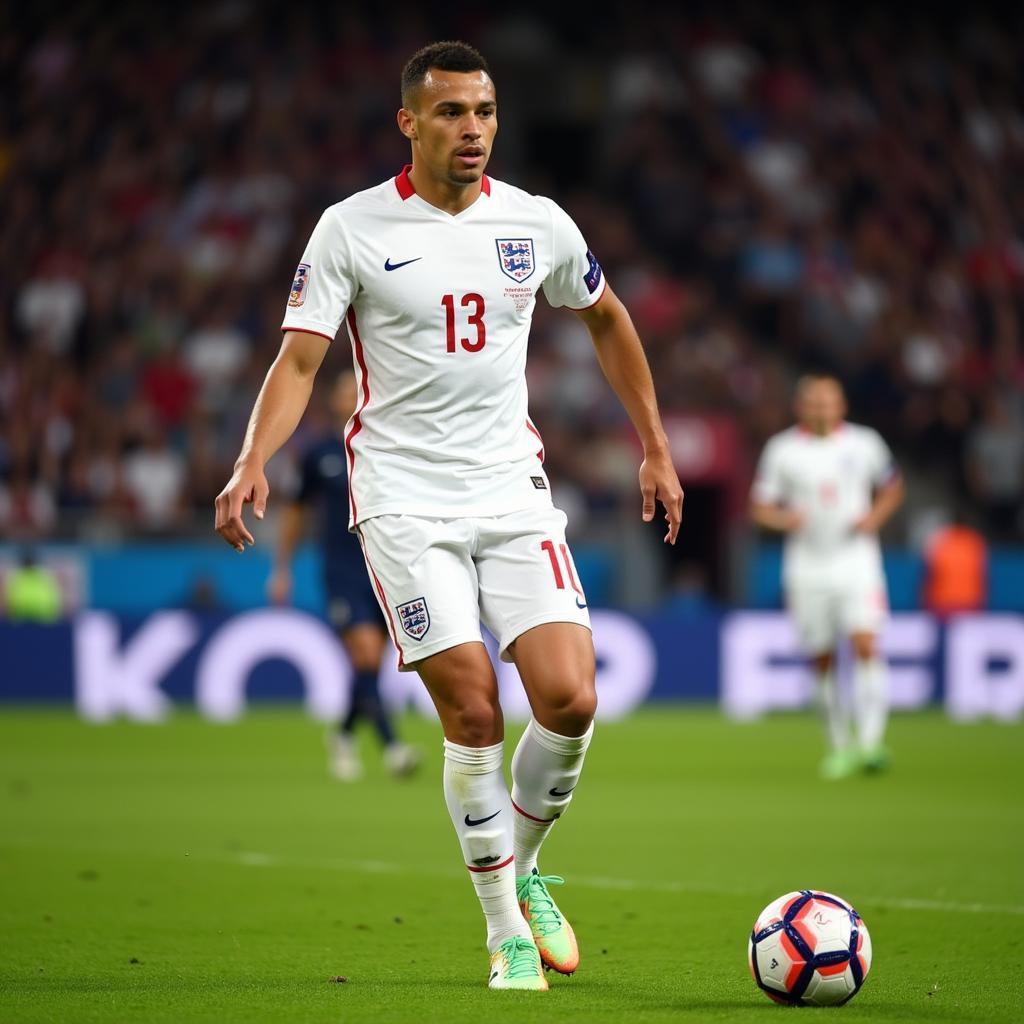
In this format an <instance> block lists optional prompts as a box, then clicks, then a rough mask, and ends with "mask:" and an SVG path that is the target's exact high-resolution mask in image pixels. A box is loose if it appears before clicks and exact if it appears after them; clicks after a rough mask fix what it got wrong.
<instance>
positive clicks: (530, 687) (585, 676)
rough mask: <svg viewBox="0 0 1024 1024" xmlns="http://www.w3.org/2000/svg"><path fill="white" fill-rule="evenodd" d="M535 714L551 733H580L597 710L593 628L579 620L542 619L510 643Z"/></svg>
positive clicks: (513, 658)
mask: <svg viewBox="0 0 1024 1024" xmlns="http://www.w3.org/2000/svg"><path fill="white" fill-rule="evenodd" d="M508 653H509V655H510V656H511V657H512V660H513V661H514V662H515V665H516V668H517V669H518V670H519V676H520V678H521V679H522V681H523V688H524V689H525V690H526V695H527V697H528V698H529V700H530V708H531V710H532V711H533V717H534V718H536V719H537V721H538V722H540V724H541V725H543V726H544V728H545V729H550V730H551V731H552V732H556V733H560V734H562V735H571V736H576V735H581V734H582V733H584V732H585V731H586V729H587V727H588V726H589V725H590V722H591V719H593V717H594V713H595V711H596V710H597V690H596V687H595V681H594V677H595V674H596V662H595V656H594V643H593V638H592V636H591V633H590V630H589V629H587V628H586V627H585V626H581V625H579V623H576V622H544V623H541V624H540V625H539V626H534V627H532V628H531V629H528V630H527V631H526V632H525V633H522V634H520V635H519V636H518V637H517V638H516V639H515V640H514V641H513V642H512V644H511V645H510V646H509V649H508Z"/></svg>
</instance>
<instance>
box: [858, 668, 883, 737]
mask: <svg viewBox="0 0 1024 1024" xmlns="http://www.w3.org/2000/svg"><path fill="white" fill-rule="evenodd" d="M888 677H889V674H888V672H886V666H885V663H884V662H883V661H882V659H881V658H865V659H864V660H861V659H860V658H858V659H857V661H856V663H855V665H854V667H853V715H854V719H855V720H856V723H857V742H858V743H859V744H860V746H861V749H862V750H872V749H873V748H875V747H877V746H880V745H881V742H882V738H883V737H884V736H885V726H886V723H887V722H888V719H889V678H888Z"/></svg>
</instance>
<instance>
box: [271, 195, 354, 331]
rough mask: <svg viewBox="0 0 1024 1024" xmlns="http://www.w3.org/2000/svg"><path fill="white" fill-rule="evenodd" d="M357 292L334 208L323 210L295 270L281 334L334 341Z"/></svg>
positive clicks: (349, 256)
mask: <svg viewBox="0 0 1024 1024" xmlns="http://www.w3.org/2000/svg"><path fill="white" fill-rule="evenodd" d="M355 293H356V281H355V274H354V269H353V263H352V258H351V252H350V247H349V244H348V238H347V237H346V235H345V229H344V224H343V221H342V218H341V216H340V215H339V214H338V212H337V210H336V209H335V208H334V207H331V208H329V209H327V210H325V211H324V214H323V216H322V217H321V218H320V221H319V222H318V223H317V226H316V227H315V228H314V229H313V234H312V235H310V238H309V242H308V243H307V244H306V251H305V252H304V253H303V254H302V260H301V261H300V262H299V265H298V267H297V268H296V270H295V279H294V280H293V281H292V287H291V292H290V293H289V295H288V306H287V308H286V309H285V314H284V322H283V323H282V324H281V329H282V330H283V331H309V332H311V333H313V334H322V335H324V336H325V337H328V338H332V339H333V338H334V336H335V335H336V334H337V333H338V328H339V327H340V326H341V322H342V320H344V318H345V313H346V312H347V311H348V307H349V304H350V303H351V301H352V298H353V296H354V295H355Z"/></svg>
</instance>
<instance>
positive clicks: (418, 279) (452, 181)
mask: <svg viewBox="0 0 1024 1024" xmlns="http://www.w3.org/2000/svg"><path fill="white" fill-rule="evenodd" d="M398 126H399V129H400V131H401V132H402V134H403V135H404V136H405V137H406V138H407V139H408V140H409V142H410V144H411V148H412V163H411V165H409V167H407V168H406V169H405V170H404V171H402V172H401V173H400V174H399V175H397V177H395V178H394V179H389V180H388V181H385V182H383V183H382V184H380V185H378V186H376V187H374V188H371V189H368V190H367V191H365V192H361V193H359V194H358V195H355V196H352V197H351V198H349V199H347V200H345V201H344V202H342V203H339V204H338V205H336V206H333V207H331V208H330V209H328V210H327V211H326V213H325V214H324V216H323V218H322V219H321V221H320V223H319V224H318V226H317V228H316V230H315V231H314V233H313V237H312V238H311V240H310V243H309V246H308V247H307V249H306V252H305V254H304V255H303V257H302V260H301V262H300V264H299V268H298V271H297V272H296V275H295V280H294V283H293V285H292V290H291V296H290V298H289V300H288V308H287V311H286V314H285V319H284V324H283V328H284V330H285V332H286V333H285V338H284V342H283V344H282V346H281V351H280V353H279V355H278V357H277V359H276V360H275V362H274V365H273V366H272V367H271V369H270V372H269V373H268V374H267V378H266V380H265V382H264V385H263V388H262V390H261V391H260V395H259V397H258V399H257V401H256V406H255V408H254V410H253V414H252V418H251V419H250V422H249V429H248V431H247V434H246V439H245V442H244V444H243V447H242V452H241V454H240V455H239V458H238V462H237V463H236V467H235V473H234V475H233V476H232V478H231V480H230V481H229V483H228V485H227V486H226V487H225V488H224V490H223V491H222V492H221V494H220V495H219V496H218V498H217V518H216V526H217V530H218V532H219V533H220V534H221V536H222V537H223V538H224V539H225V540H226V541H227V542H228V543H229V544H231V545H232V546H234V547H235V548H237V549H238V550H244V548H245V545H246V544H247V543H249V544H251V543H252V540H253V538H252V535H251V534H250V533H249V531H248V530H247V529H246V527H245V524H244V522H243V521H242V516H241V513H242V506H243V504H244V503H245V502H248V501H251V502H252V503H253V504H254V509H255V513H256V515H257V517H262V515H263V510H264V508H265V505H266V500H267V492H268V487H267V481H266V476H265V474H264V471H263V467H264V465H265V463H266V461H267V459H269V458H270V456H271V455H272V454H273V453H274V452H275V451H276V450H277V449H278V448H279V447H280V446H281V445H282V444H283V443H284V442H285V441H286V440H287V438H288V437H289V436H290V435H291V433H292V431H293V430H294V429H295V426H296V424H297V423H298V421H299V418H300V417H301V415H302V412H303V410H304V409H305V406H306V402H307V400H308V398H309V393H310V390H311V388H312V384H313V377H314V375H315V373H316V370H317V368H318V367H319V365H320V363H321V361H322V360H323V357H324V354H325V352H326V350H327V346H328V344H329V343H330V342H331V341H332V339H333V338H334V336H335V332H336V331H337V330H338V328H339V326H340V325H341V323H342V322H345V324H346V327H347V331H348V335H349V339H350V341H351V344H352V349H353V357H354V364H355V369H356V373H357V377H358V380H359V406H358V408H357V410H356V412H355V414H354V415H353V417H352V419H351V421H350V422H349V425H348V429H347V430H346V434H345V444H346V454H347V457H348V460H349V481H350V496H351V503H350V509H349V519H350V523H351V526H352V528H353V529H354V530H355V532H356V533H357V534H358V536H359V539H360V541H361V543H362V545H363V553H364V555H365V557H366V563H367V569H368V572H369V574H370V578H371V580H372V582H373V585H374V587H375V590H376V593H377V596H378V599H379V600H380V604H381V608H382V610H383V611H384V614H385V616H386V618H387V620H388V623H389V626H390V629H391V635H392V637H393V639H394V641H395V644H396V646H397V647H398V650H399V652H400V655H401V665H402V667H403V668H412V669H415V671H417V672H418V673H419V675H420V678H421V679H422V680H423V682H424V684H425V685H426V687H427V690H428V691H429V693H430V695H431V698H432V699H433V701H434V704H435V706H436V707H437V711H438V715H439V717H440V719H441V724H442V727H443V729H444V736H445V742H444V750H445V761H444V792H445V800H446V803H447V806H448V811H449V813H450V815H451V819H452V823H453V824H454V826H455V831H456V833H457V835H458V838H459V844H460V847H461V852H462V856H463V859H464V863H465V865H466V867H467V868H468V869H469V871H470V873H471V874H470V877H471V878H472V880H473V883H474V885H475V888H476V892H477V895H478V897H479V899H480V905H481V908H482V909H483V912H484V917H485V919H486V923H487V945H488V950H489V953H490V976H489V979H488V984H489V986H490V987H491V988H525V989H539V990H543V989H546V988H547V982H546V980H545V977H544V971H543V969H542V960H543V964H544V965H546V966H549V967H552V968H554V969H555V970H558V971H561V972H562V973H566V974H568V973H572V972H573V971H574V970H575V969H576V966H577V964H578V962H579V950H578V948H577V946H576V940H575V936H574V935H573V931H572V928H571V927H570V926H569V924H568V922H567V921H566V920H565V918H564V916H563V915H562V914H561V912H560V911H559V909H558V907H557V906H556V905H555V903H554V901H553V900H552V899H551V897H550V894H549V893H548V892H547V888H546V883H547V882H548V881H550V880H551V879H550V878H548V879H545V878H544V877H543V876H541V875H540V874H539V872H538V870H537V867H536V862H537V855H538V851H539V850H540V847H541V843H542V842H543V840H544V838H545V837H546V836H547V834H548V832H549V831H550V829H551V827H552V825H553V824H554V822H555V820H556V819H557V818H558V817H559V816H560V815H561V814H562V813H563V812H564V811H565V810H566V808H567V807H568V805H569V801H570V800H571V799H572V794H573V792H574V790H575V789H576V786H577V782H578V781H579V778H580V772H581V770H582V767H583V759H584V755H585V753H586V750H587V747H588V745H589V743H590V737H591V733H592V720H593V716H594V711H595V708H596V693H595V688H594V673H595V664H594V662H595V659H594V647H593V642H592V639H591V635H590V629H589V619H588V612H587V602H586V597H585V595H584V593H583V590H582V588H581V587H580V584H579V580H578V577H577V575H576V571H575V567H574V566H573V562H572V557H571V555H570V553H569V549H568V545H567V544H566V542H565V516H564V515H563V513H561V512H560V511H558V510H557V509H555V508H554V507H553V506H552V504H551V498H550V490H549V487H548V481H547V477H546V475H545V473H544V469H543V457H544V451H543V444H542V442H541V440H540V436H539V435H538V433H537V431H536V428H535V427H534V426H533V424H532V423H531V422H530V419H529V414H528V410H527V395H526V383H525V377H524V370H525V365H526V342H527V335H528V332H529V326H530V317H531V314H532V312H533V308H534V303H535V300H536V296H537V293H538V291H539V290H540V289H541V288H543V291H544V293H545V296H546V297H547V300H548V301H549V302H550V303H551V304H552V305H555V306H568V307H570V308H572V309H573V310H574V311H575V312H576V313H577V315H578V316H579V317H580V319H581V320H582V321H583V322H584V324H585V325H586V327H587V329H588V330H589V332H590V336H591V338H592V340H593V342H594V346H595V349H596V351H597V357H598V360H599V362H600V365H601V368H602V370H603V372H604V374H605V376H606V377H607V379H608V381H609V382H610V383H611V385H612V387H613V388H614V390H615V392H616V394H617V395H618V396H619V398H620V399H621V400H622V403H623V405H624V406H625V408H626V411H627V412H628V413H629V416H630V419H631V420H632V422H633V424H634V426H635V427H636V429H637V432H638V434H639V435H640V439H641V441H642V443H643V445H644V452H645V457H644V461H643V464H642V465H641V467H640V489H641V492H642V494H643V508H642V515H643V518H644V519H645V520H647V521H650V520H651V519H653V517H654V510H655V500H656V499H657V500H660V501H661V502H662V504H663V505H664V506H665V511H666V519H667V521H668V532H667V533H666V535H665V540H666V541H668V542H670V543H674V542H675V539H676V534H677V532H678V529H679V523H680V517H681V514H682V489H681V487H680V486H679V479H678V477H677V476H676V473H675V470H674V468H673V465H672V460H671V455H670V452H669V449H668V442H667V439H666V437H665V432H664V429H663V428H662V424H661V418H660V416H659V414H658V408H657V402H656V400H655V395H654V385H653V383H652V381H651V374H650V371H649V369H648V366H647V360H646V359H645V357H644V354H643V348H642V346H641V344H640V339H639V338H638V337H637V334H636V331H635V329H634V328H633V324H632V321H631V320H630V318H629V314H628V313H627V312H626V310H625V308H624V307H623V305H622V303H621V302H619V300H618V299H617V298H616V297H615V295H614V293H613V292H612V290H611V288H609V287H607V285H606V283H605V281H604V275H603V273H602V271H601V267H600V265H599V264H598V262H597V260H596V259H595V258H594V256H593V255H592V254H591V253H590V252H589V250H588V249H587V246H586V243H585V242H584V241H583V237H582V235H581V234H580V232H579V230H578V229H577V228H576V226H575V225H574V224H573V223H572V221H571V220H570V219H569V218H568V216H566V214H565V213H563V212H562V211H561V210H560V209H559V208H558V207H557V206H556V205H555V204H554V203H552V202H551V201H550V200H547V199H542V198H539V197H536V196H530V195H527V194H526V193H525V192H522V191H520V190H519V189H516V188H514V187H512V186H510V185H505V184H503V183H501V182H498V181H493V180H491V179H488V178H487V177H486V176H485V174H484V169H485V168H486V166H487V161H488V158H489V156H490V149H491V144H492V142H493V139H494V135H495V132H496V130H497V102H496V94H495V89H494V83H493V82H492V81H491V77H490V73H489V71H488V70H487V64H486V62H485V61H484V59H483V58H482V57H481V56H480V54H479V53H477V52H476V51H475V50H473V49H472V48H471V47H468V46H466V45H465V44H462V43H437V44H434V45H433V46H429V47H426V48H424V49H423V50H421V51H419V52H418V53H417V54H415V55H414V56H413V57H412V59H411V60H410V61H409V63H408V64H407V65H406V67H405V70H404V71H403V74H402V109H401V110H400V111H399V112H398ZM481 621H482V622H483V623H484V624H485V625H487V626H488V628H489V629H490V630H491V632H492V633H494V634H495V636H496V637H497V639H498V643H499V647H500V649H501V655H502V657H503V658H506V659H507V660H511V661H513V662H515V665H516V667H517V669H518V670H519V675H520V677H521V678H522V680H523V685H524V687H525V689H526V692H527V695H528V697H529V700H530V707H531V709H532V712H533V718H532V719H531V721H530V723H529V725H528V726H527V728H526V731H525V732H524V733H523V736H522V739H521V740H520V742H519V744H518V746H517V747H516V751H515V755H514V757H513V759H512V792H511V794H510V793H509V790H508V787H507V785H506V783H505V777H504V769H503V760H504V759H503V740H504V725H503V721H502V715H501V708H500V706H499V704H498V687H497V680H496V678H495V674H494V669H493V667H492V666H491V663H490V660H489V658H488V656H487V652H486V649H485V648H484V646H483V643H482V641H481V634H480V623H481ZM439 955H444V954H443V950H439Z"/></svg>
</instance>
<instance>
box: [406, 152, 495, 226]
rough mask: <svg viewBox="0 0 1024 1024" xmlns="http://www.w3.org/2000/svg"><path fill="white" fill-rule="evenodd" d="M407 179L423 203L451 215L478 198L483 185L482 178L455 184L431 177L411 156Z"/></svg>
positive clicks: (459, 211) (465, 207)
mask: <svg viewBox="0 0 1024 1024" xmlns="http://www.w3.org/2000/svg"><path fill="white" fill-rule="evenodd" d="M409 181H410V182H411V183H412V187H413V188H414V189H416V195H418V196H419V197H420V199H422V200H423V201H424V202H425V203H430V205H431V206H436V207H437V208H438V209H439V210H443V211H444V212H445V213H450V214H452V215H453V216H454V215H455V214H457V213H462V211H463V210H468V209H469V208H470V207H471V206H472V205H473V204H474V203H475V202H476V201H477V200H478V199H479V198H480V190H481V188H482V187H483V178H482V177H481V178H480V180H478V181H473V182H469V183H468V184H466V185H457V184H455V183H454V182H451V181H438V180H437V179H436V178H432V177H431V176H430V174H429V172H427V171H426V170H425V169H424V168H423V167H422V165H418V164H417V163H416V160H415V158H413V162H412V169H411V170H410V171H409Z"/></svg>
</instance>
